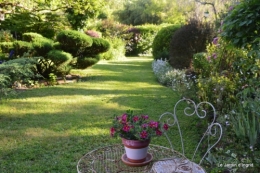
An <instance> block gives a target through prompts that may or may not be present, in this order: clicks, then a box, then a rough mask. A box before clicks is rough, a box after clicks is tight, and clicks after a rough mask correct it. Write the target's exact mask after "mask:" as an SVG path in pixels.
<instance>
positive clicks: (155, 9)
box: [115, 0, 190, 25]
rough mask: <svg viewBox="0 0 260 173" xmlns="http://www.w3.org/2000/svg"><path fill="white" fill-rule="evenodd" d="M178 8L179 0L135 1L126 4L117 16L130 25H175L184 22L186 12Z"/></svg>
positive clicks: (116, 13)
mask: <svg viewBox="0 0 260 173" xmlns="http://www.w3.org/2000/svg"><path fill="white" fill-rule="evenodd" d="M178 7H179V6H178V4H177V0H174V1H173V0H161V1H157V0H133V1H127V2H125V4H124V8H123V9H121V10H118V11H117V12H115V15H118V19H119V21H120V22H122V23H124V24H128V25H141V24H147V23H150V24H160V23H163V22H171V23H175V22H174V21H175V20H176V19H177V20H178V21H184V20H183V18H182V16H184V10H181V11H180V10H178V9H179V8H178ZM187 7H190V6H189V5H188V6H187ZM185 9H186V7H185Z"/></svg>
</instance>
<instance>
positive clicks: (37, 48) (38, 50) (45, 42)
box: [32, 37, 53, 57]
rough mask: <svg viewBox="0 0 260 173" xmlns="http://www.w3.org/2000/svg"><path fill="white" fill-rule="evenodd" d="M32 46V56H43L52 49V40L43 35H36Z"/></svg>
mask: <svg viewBox="0 0 260 173" xmlns="http://www.w3.org/2000/svg"><path fill="white" fill-rule="evenodd" d="M32 47H33V51H34V53H33V54H34V56H43V57H45V56H46V55H47V53H48V52H49V51H51V50H53V41H52V40H50V39H48V38H45V37H36V38H34V39H33V42H32Z"/></svg>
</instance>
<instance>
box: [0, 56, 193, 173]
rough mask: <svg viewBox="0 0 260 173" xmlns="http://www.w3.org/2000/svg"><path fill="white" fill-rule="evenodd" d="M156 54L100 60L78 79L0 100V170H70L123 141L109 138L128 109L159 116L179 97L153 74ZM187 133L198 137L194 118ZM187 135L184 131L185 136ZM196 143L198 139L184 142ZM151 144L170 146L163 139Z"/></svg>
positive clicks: (28, 172)
mask: <svg viewBox="0 0 260 173" xmlns="http://www.w3.org/2000/svg"><path fill="white" fill-rule="evenodd" d="M151 62H152V58H150V57H135V58H134V57H133V58H127V59H125V60H121V61H101V62H99V63H98V64H96V65H95V66H93V67H92V68H89V69H86V70H81V71H73V73H75V74H81V75H82V76H83V77H82V79H81V81H80V82H78V83H72V84H67V85H57V86H54V87H42V88H38V89H32V90H27V91H25V92H20V93H19V95H18V96H17V97H15V98H12V99H9V100H5V101H3V102H2V103H1V104H0V172H1V173H14V172H15V173H20V172H22V173H23V172H26V173H35V172H37V173H38V172H39V173H40V172H43V173H49V172H50V173H54V172H57V173H66V172H68V173H72V172H76V164H77V161H78V160H79V159H80V157H81V156H82V155H84V154H85V153H86V152H88V151H90V150H92V149H94V148H97V147H101V146H105V145H110V144H113V143H119V142H120V139H115V138H111V137H110V135H109V128H110V125H111V121H112V120H111V119H112V117H113V115H115V114H117V115H121V114H122V113H123V112H125V111H126V110H128V109H132V110H134V112H135V113H136V114H141V113H145V114H148V115H150V116H151V117H153V118H155V119H158V117H159V115H161V114H162V113H164V112H165V111H172V110H173V106H174V104H175V102H176V101H177V100H178V99H179V98H180V96H179V95H178V94H177V93H174V92H173V91H172V90H171V89H170V88H166V87H164V86H161V85H160V84H159V83H158V82H157V81H156V78H155V77H154V75H153V72H152V68H151ZM185 123H186V127H185V128H184V134H186V133H187V134H190V135H191V136H196V130H192V128H190V126H192V125H191V124H190V123H191V120H190V122H189V121H186V120H185ZM185 136H186V135H185ZM185 142H186V143H188V144H189V145H192V142H194V138H187V141H185ZM152 143H153V144H159V145H167V144H166V142H165V140H164V139H163V138H158V139H156V140H155V139H154V140H153V141H152Z"/></svg>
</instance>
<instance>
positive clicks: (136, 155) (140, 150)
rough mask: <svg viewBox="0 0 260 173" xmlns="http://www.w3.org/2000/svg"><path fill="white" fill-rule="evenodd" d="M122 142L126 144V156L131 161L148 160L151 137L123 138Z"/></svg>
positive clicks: (140, 161)
mask: <svg viewBox="0 0 260 173" xmlns="http://www.w3.org/2000/svg"><path fill="white" fill-rule="evenodd" d="M122 143H123V144H124V146H125V151H126V156H127V160H128V161H129V162H132V163H142V162H144V161H145V160H146V156H147V151H148V145H149V143H150V139H148V140H144V141H139V140H128V139H124V138H122Z"/></svg>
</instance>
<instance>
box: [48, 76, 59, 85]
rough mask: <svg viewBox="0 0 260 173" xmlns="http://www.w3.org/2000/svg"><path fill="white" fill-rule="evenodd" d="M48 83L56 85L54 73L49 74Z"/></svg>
mask: <svg viewBox="0 0 260 173" xmlns="http://www.w3.org/2000/svg"><path fill="white" fill-rule="evenodd" d="M48 81H49V85H52V86H53V85H56V84H57V76H56V75H55V74H54V73H50V74H49V80H48Z"/></svg>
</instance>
